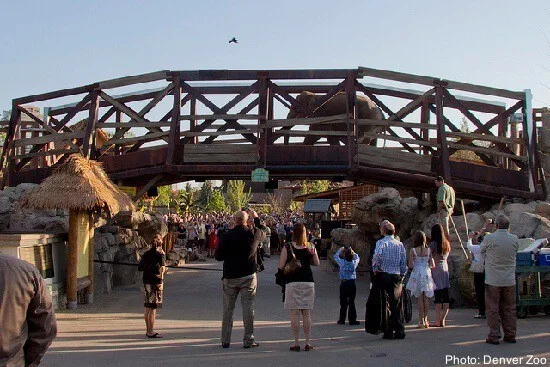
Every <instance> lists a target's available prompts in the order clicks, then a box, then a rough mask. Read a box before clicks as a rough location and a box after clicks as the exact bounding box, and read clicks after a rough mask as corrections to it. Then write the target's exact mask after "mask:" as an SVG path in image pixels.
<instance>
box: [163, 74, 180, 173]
mask: <svg viewBox="0 0 550 367" xmlns="http://www.w3.org/2000/svg"><path fill="white" fill-rule="evenodd" d="M173 94H174V104H173V106H172V119H171V121H170V135H169V139H168V152H167V154H166V164H177V162H179V161H181V159H180V158H183V157H177V152H178V153H181V149H180V147H181V140H180V135H181V134H180V112H181V81H180V77H179V75H176V76H174V93H173Z"/></svg>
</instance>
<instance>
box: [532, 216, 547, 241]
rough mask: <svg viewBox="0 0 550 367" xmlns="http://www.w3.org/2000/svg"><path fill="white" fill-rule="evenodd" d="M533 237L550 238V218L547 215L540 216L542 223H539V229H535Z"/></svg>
mask: <svg viewBox="0 0 550 367" xmlns="http://www.w3.org/2000/svg"><path fill="white" fill-rule="evenodd" d="M533 237H534V238H536V239H539V238H550V220H548V219H547V218H545V217H540V224H539V225H538V227H537V229H535V233H533Z"/></svg>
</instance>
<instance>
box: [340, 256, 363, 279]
mask: <svg viewBox="0 0 550 367" xmlns="http://www.w3.org/2000/svg"><path fill="white" fill-rule="evenodd" d="M341 252H342V249H339V250H338V251H337V252H336V253H335V254H334V261H336V263H337V264H338V266H339V267H340V271H339V273H338V274H339V275H340V279H342V280H350V279H356V278H357V273H356V272H355V269H357V265H359V255H357V254H354V255H353V260H351V261H347V260H346V259H342V258H340V253H341Z"/></svg>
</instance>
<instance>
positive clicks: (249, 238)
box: [214, 211, 265, 348]
mask: <svg viewBox="0 0 550 367" xmlns="http://www.w3.org/2000/svg"><path fill="white" fill-rule="evenodd" d="M251 214H252V217H253V218H254V225H255V229H254V230H248V229H247V228H246V224H247V222H248V213H247V212H246V211H239V212H237V213H236V214H235V215H234V216H233V220H234V222H235V227H234V228H233V229H230V230H229V231H228V232H227V233H226V234H225V235H224V236H223V238H222V239H221V242H220V245H219V246H218V248H217V249H216V253H215V255H214V257H215V258H216V260H218V261H223V278H222V281H223V321H222V346H223V347H224V348H229V343H230V342H231V331H232V329H233V310H234V309H235V302H236V301H237V297H238V296H239V294H240V295H241V302H242V308H243V323H244V338H243V345H244V348H253V347H257V346H258V345H259V344H258V343H255V342H254V299H255V297H256V287H257V279H256V265H257V262H256V261H257V260H256V258H257V253H258V245H259V243H260V242H262V241H264V240H265V232H264V231H263V230H262V229H263V226H262V225H261V224H260V219H259V218H258V214H256V212H255V211H252V212H251Z"/></svg>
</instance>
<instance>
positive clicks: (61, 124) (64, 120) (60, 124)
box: [54, 93, 91, 131]
mask: <svg viewBox="0 0 550 367" xmlns="http://www.w3.org/2000/svg"><path fill="white" fill-rule="evenodd" d="M90 100H91V93H88V94H86V95H85V96H84V98H82V100H81V101H80V102H78V104H77V105H76V106H74V107H73V108H72V110H71V111H69V112H67V114H66V115H65V116H64V117H63V118H62V119H61V120H60V121H59V122H58V123H56V124H55V125H54V129H55V130H56V131H60V130H61V129H63V128H64V127H65V126H66V125H67V124H68V123H69V121H71V119H72V118H73V117H75V116H76V114H77V113H79V112H80V111H81V109H82V108H83V107H84V106H85V105H86V104H87V103H88V102H90Z"/></svg>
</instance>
